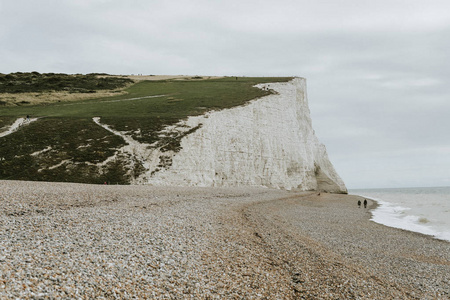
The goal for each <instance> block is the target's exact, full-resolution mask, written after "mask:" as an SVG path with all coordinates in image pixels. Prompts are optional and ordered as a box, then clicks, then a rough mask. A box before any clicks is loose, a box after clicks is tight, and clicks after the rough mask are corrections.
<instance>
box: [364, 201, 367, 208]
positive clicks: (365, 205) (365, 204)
mask: <svg viewBox="0 0 450 300" xmlns="http://www.w3.org/2000/svg"><path fill="white" fill-rule="evenodd" d="M366 207H367V199H364V208H366Z"/></svg>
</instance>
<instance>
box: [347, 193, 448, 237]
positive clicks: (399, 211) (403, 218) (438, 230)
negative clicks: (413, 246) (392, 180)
mask: <svg viewBox="0 0 450 300" xmlns="http://www.w3.org/2000/svg"><path fill="white" fill-rule="evenodd" d="M349 193H350V194H354V195H360V196H362V197H365V198H370V199H373V200H375V201H377V202H378V204H379V206H378V207H377V208H376V209H374V210H373V211H372V219H371V220H372V221H374V222H377V223H380V224H383V225H386V226H390V227H396V228H401V229H405V230H410V231H415V232H420V233H423V234H427V235H431V236H433V237H435V238H438V239H441V240H447V241H450V187H426V188H391V189H357V190H350V191H349Z"/></svg>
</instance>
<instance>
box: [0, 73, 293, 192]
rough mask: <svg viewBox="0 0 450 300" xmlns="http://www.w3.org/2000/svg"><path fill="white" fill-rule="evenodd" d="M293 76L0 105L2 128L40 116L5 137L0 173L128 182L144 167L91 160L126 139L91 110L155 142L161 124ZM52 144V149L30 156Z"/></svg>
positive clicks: (170, 83)
mask: <svg viewBox="0 0 450 300" xmlns="http://www.w3.org/2000/svg"><path fill="white" fill-rule="evenodd" d="M290 79H291V77H286V78H279V77H278V78H270V77H261V78H251V77H243V78H242V77H239V78H237V79H236V77H225V78H221V79H210V80H164V81H142V82H139V83H136V84H134V85H132V86H131V87H130V88H128V89H127V90H126V91H127V92H128V94H126V95H120V96H114V97H108V98H99V99H94V100H86V101H78V102H59V103H54V104H48V105H34V106H33V105H22V106H15V107H12V106H7V107H3V108H0V127H2V126H4V125H7V124H11V123H12V122H13V121H14V120H15V119H16V118H18V117H24V116H26V115H31V116H32V117H39V118H40V119H39V120H38V121H36V122H34V123H31V124H30V125H28V126H26V127H24V128H22V129H20V130H18V131H17V132H15V133H13V134H11V135H8V136H5V137H3V138H0V179H20V180H45V181H71V182H90V183H102V182H105V181H108V182H112V183H121V184H123V183H127V182H129V177H130V176H133V172H139V168H138V167H136V168H135V170H132V171H133V172H131V173H130V170H129V169H127V168H126V167H125V166H124V162H123V161H121V160H120V158H118V159H116V160H115V161H113V162H111V163H110V164H108V165H106V166H103V167H101V168H102V169H101V170H99V168H98V167H96V166H94V165H92V164H95V163H99V162H102V161H104V160H105V159H106V158H108V157H110V156H112V155H113V154H114V152H115V151H116V149H118V148H120V147H121V146H123V145H124V143H125V142H124V141H123V140H122V139H121V138H120V137H117V136H115V135H113V134H112V133H110V132H108V131H106V130H105V129H103V128H101V127H100V126H98V125H96V124H95V123H94V122H93V121H92V117H101V120H102V123H106V124H108V125H110V126H111V127H113V128H115V129H116V130H120V131H126V132H128V133H129V134H130V135H131V136H132V137H133V138H134V139H136V140H138V141H140V142H145V143H153V142H158V141H159V140H160V139H161V137H159V131H160V130H162V129H163V128H164V127H165V126H167V125H171V124H174V123H176V122H178V121H180V120H181V119H185V118H187V117H188V116H193V115H199V114H203V113H205V112H206V111H209V110H220V109H225V108H230V107H234V106H238V105H242V104H245V103H246V102H248V101H249V100H252V99H255V98H258V97H262V96H265V95H267V94H270V93H271V91H263V90H261V89H258V88H255V87H253V86H254V85H255V84H258V83H267V82H280V81H281V82H282V81H288V80H290ZM158 95H160V97H154V98H145V97H150V96H158ZM136 98H140V99H136ZM166 142H167V141H166ZM178 146H179V139H178V140H176V139H174V141H173V145H170V143H169V148H170V149H175V150H176V149H178ZM47 147H51V150H49V151H46V152H44V153H42V154H39V155H31V154H33V153H35V152H37V151H41V150H44V149H46V148H47ZM64 160H69V161H70V162H71V164H70V167H68V166H67V165H62V166H60V167H55V166H57V165H58V164H59V163H60V162H61V161H64ZM53 167H54V168H53ZM130 174H131V175H130Z"/></svg>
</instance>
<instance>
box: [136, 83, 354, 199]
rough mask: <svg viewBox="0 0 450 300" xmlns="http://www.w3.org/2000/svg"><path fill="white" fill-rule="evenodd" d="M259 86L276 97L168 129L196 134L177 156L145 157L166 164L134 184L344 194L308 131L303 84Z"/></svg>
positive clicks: (187, 139)
mask: <svg viewBox="0 0 450 300" xmlns="http://www.w3.org/2000/svg"><path fill="white" fill-rule="evenodd" d="M257 87H259V88H261V89H271V90H273V91H274V92H275V93H274V94H272V95H269V96H265V97H262V98H259V99H256V100H253V101H251V102H249V103H248V104H246V105H243V106H239V107H234V108H231V109H226V110H221V111H213V112H209V113H207V114H205V115H202V116H196V117H190V118H188V119H187V120H186V121H183V122H180V123H179V124H177V126H175V127H174V128H171V129H168V130H175V129H176V130H180V128H188V129H189V128H190V129H192V128H195V129H196V130H195V131H194V130H193V132H192V133H190V134H188V135H186V136H185V137H184V138H183V139H182V140H181V150H180V151H179V152H161V150H157V151H158V153H155V152H153V153H152V154H151V155H149V157H150V156H151V157H153V159H157V161H158V162H159V166H161V162H162V161H164V162H167V163H166V164H165V166H164V167H162V168H156V169H155V168H150V169H148V171H147V172H146V173H144V174H143V175H142V176H141V177H140V178H138V179H137V180H136V183H146V184H154V185H179V186H267V187H272V188H281V189H287V190H291V189H300V190H318V191H327V192H333V193H346V192H347V189H346V187H345V185H344V183H343V181H342V180H341V178H340V177H339V175H338V174H337V172H336V171H335V169H334V167H333V165H332V164H331V162H330V161H329V159H328V155H327V152H326V149H325V146H324V145H323V144H321V143H320V142H319V140H318V139H317V137H316V136H315V134H314V130H313V129H312V124H311V117H310V111H309V107H308V100H307V94H306V80H305V79H304V78H294V79H293V80H291V81H289V82H286V83H268V84H259V85H257ZM183 130H186V129H183ZM151 165H153V166H155V165H157V164H156V163H152V164H151Z"/></svg>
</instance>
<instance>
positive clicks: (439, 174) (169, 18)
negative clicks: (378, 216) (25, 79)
mask: <svg viewBox="0 0 450 300" xmlns="http://www.w3.org/2000/svg"><path fill="white" fill-rule="evenodd" d="M17 71H22V72H29V71H38V72H41V73H44V72H61V73H91V72H106V73H110V74H138V73H142V74H171V75H172V74H188V75H245V76H292V75H296V76H301V77H305V78H307V81H308V97H309V105H310V109H311V114H312V120H313V127H314V128H315V130H316V134H317V136H318V137H319V139H320V140H321V141H322V142H323V143H324V144H325V145H326V147H327V149H328V154H329V156H330V159H331V161H332V163H333V164H334V166H335V168H336V170H337V171H338V173H339V174H340V175H341V177H342V178H343V180H344V182H345V183H346V185H347V187H348V188H350V189H352V188H368V187H408V186H450V84H449V79H450V1H448V0H443V1H436V0H429V1H423V0H420V1H415V0H403V1H395V0H389V1H385V0H377V1H372V0H371V1H365V0H351V1H350V0H344V1H339V0H335V1H332V0H328V1H320V0H314V1H312V0H311V1H303V0H292V1H290V0H276V1H275V0H271V1H266V0H258V1H256V0H255V1H246V0H239V1H234V0H227V1H220V0H215V1H214V0H209V1H206V0H203V1H202V0H190V1H187V0H186V1H178V0H172V1H162V0H159V1H152V0H130V1H123V0H65V1H61V0H54V1H51V0H40V1H35V0H28V1H24V0H14V1H9V0H0V73H10V72H17Z"/></svg>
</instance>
